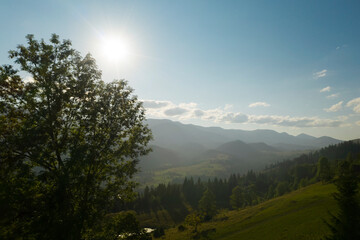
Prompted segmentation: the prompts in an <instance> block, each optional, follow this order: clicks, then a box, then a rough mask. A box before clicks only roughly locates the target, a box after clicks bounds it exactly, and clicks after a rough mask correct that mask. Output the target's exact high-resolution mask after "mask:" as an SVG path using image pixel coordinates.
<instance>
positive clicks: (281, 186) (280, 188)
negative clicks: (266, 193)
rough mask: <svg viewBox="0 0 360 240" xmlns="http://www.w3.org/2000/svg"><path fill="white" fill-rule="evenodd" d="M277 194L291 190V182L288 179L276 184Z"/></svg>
mask: <svg viewBox="0 0 360 240" xmlns="http://www.w3.org/2000/svg"><path fill="white" fill-rule="evenodd" d="M275 191H276V196H281V195H284V194H285V193H287V192H288V191H289V183H288V182H286V181H283V182H279V183H278V184H277V186H276V189H275Z"/></svg>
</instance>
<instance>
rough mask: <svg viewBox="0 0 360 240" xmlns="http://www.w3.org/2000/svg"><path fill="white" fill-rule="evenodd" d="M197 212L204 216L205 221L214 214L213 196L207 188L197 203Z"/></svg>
mask: <svg viewBox="0 0 360 240" xmlns="http://www.w3.org/2000/svg"><path fill="white" fill-rule="evenodd" d="M199 210H200V212H201V214H203V215H204V218H205V220H210V219H211V218H212V217H213V216H215V214H216V201H215V195H214V194H213V193H212V192H211V191H210V189H209V188H207V189H206V190H205V192H204V193H203V195H202V197H201V199H200V201H199Z"/></svg>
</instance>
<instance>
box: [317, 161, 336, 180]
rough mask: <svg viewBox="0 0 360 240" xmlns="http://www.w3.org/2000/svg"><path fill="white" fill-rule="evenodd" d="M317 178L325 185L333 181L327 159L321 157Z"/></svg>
mask: <svg viewBox="0 0 360 240" xmlns="http://www.w3.org/2000/svg"><path fill="white" fill-rule="evenodd" d="M317 176H318V178H319V180H321V181H322V182H323V183H324V182H328V181H329V180H331V178H332V176H331V170H330V163H329V160H328V159H327V158H326V157H321V158H320V159H319V162H318V172H317Z"/></svg>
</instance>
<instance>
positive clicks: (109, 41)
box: [102, 38, 131, 62]
mask: <svg viewBox="0 0 360 240" xmlns="http://www.w3.org/2000/svg"><path fill="white" fill-rule="evenodd" d="M102 52H103V54H104V56H105V57H106V58H107V59H108V60H109V61H112V62H127V61H129V57H130V55H131V52H130V46H129V44H128V43H127V42H126V41H125V40H124V39H120V38H106V39H104V40H103V42H102Z"/></svg>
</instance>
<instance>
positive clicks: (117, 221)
mask: <svg viewBox="0 0 360 240" xmlns="http://www.w3.org/2000/svg"><path fill="white" fill-rule="evenodd" d="M119 236H122V239H134V240H135V239H136V240H151V239H152V238H151V235H150V234H149V233H146V232H145V230H143V229H141V227H140V224H139V222H138V220H137V219H136V217H135V215H134V214H133V213H132V212H122V213H116V214H109V215H107V216H106V217H105V218H103V221H102V222H101V223H100V224H99V225H97V226H96V227H95V228H93V229H90V230H88V231H87V232H86V233H85V234H83V237H84V239H86V240H114V239H119ZM120 239H121V238H120Z"/></svg>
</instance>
